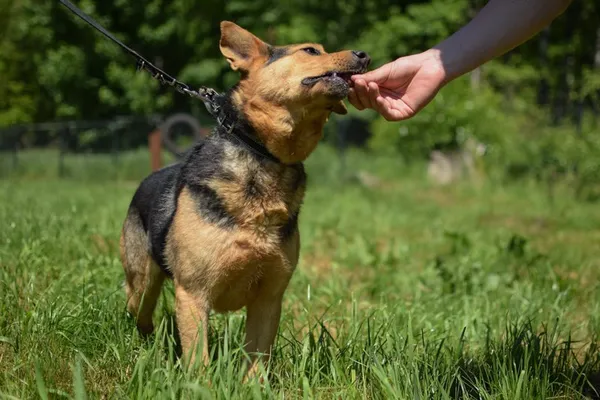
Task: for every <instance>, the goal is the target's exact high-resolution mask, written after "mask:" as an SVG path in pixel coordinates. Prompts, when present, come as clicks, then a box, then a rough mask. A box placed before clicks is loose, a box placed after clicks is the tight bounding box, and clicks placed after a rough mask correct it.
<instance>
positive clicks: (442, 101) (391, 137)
mask: <svg viewBox="0 0 600 400" xmlns="http://www.w3.org/2000/svg"><path fill="white" fill-rule="evenodd" d="M501 102H502V98H501V96H500V95H499V94H497V93H495V92H494V91H492V90H490V89H489V88H487V87H482V88H480V89H479V90H478V91H477V92H475V93H474V92H473V90H472V88H471V86H470V83H469V81H468V78H461V79H458V80H456V81H454V82H451V83H450V84H449V85H448V86H447V87H446V88H444V89H443V90H442V91H441V92H440V93H439V94H438V95H437V96H436V97H435V99H434V100H433V101H432V102H431V103H430V104H429V106H428V107H426V108H424V109H423V110H422V111H421V112H420V113H419V114H417V115H416V116H415V117H414V118H411V119H409V120H406V121H403V122H401V123H390V122H387V121H385V120H384V119H377V120H375V121H374V122H373V125H372V126H373V130H374V133H375V135H374V137H373V138H372V140H371V146H372V148H373V149H375V150H377V151H382V152H386V151H387V152H390V151H391V152H395V153H399V154H401V155H402V156H403V157H404V158H405V159H407V160H423V159H424V158H427V156H428V154H429V151H430V150H431V148H432V147H433V146H434V145H435V144H437V143H450V142H453V141H455V142H456V143H458V144H463V143H464V142H465V141H466V140H467V139H469V138H475V139H477V140H479V141H481V142H483V143H486V144H487V145H488V146H489V147H490V148H491V150H492V151H493V150H494V149H495V147H496V146H498V147H500V146H503V145H504V142H505V140H506V136H507V132H514V131H515V129H516V127H515V125H514V124H511V121H510V120H508V119H507V118H506V115H505V114H504V113H503V112H502V109H501Z"/></svg>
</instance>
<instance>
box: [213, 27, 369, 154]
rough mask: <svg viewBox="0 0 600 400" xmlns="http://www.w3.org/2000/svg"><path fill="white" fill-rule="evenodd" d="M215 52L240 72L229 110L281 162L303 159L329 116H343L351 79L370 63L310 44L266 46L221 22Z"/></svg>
mask: <svg viewBox="0 0 600 400" xmlns="http://www.w3.org/2000/svg"><path fill="white" fill-rule="evenodd" d="M219 47H220V49H221V53H222V54H223V56H225V58H226V59H227V61H229V64H230V65H231V68H233V69H234V70H237V71H240V72H241V80H240V83H239V85H238V86H237V87H236V89H235V90H234V92H233V94H232V102H233V104H234V106H235V107H236V108H237V109H238V110H239V112H240V113H242V114H243V115H244V117H245V118H246V119H247V120H248V122H249V123H250V125H251V126H252V127H253V128H254V129H255V130H256V134H257V135H258V137H259V139H260V140H261V141H262V142H263V143H264V144H265V146H266V147H267V148H268V150H269V151H270V152H271V153H272V154H273V155H275V156H276V157H277V158H279V159H280V160H281V161H282V162H284V163H295V162H299V161H303V160H304V159H306V157H308V155H309V154H310V153H311V152H312V151H313V150H314V148H315V147H316V145H317V143H318V142H319V140H320V139H321V136H322V132H323V125H324V124H325V122H326V121H327V118H328V117H329V115H330V114H331V112H335V113H338V114H345V113H347V109H346V106H345V105H344V98H345V97H346V96H347V95H348V91H349V89H350V76H351V75H352V74H356V73H362V72H365V71H366V69H367V66H368V65H369V61H370V59H369V56H368V55H367V54H366V53H365V52H362V51H351V50H347V51H340V52H337V53H327V52H326V51H325V50H324V49H323V46H321V45H320V44H314V43H307V44H296V45H289V46H282V47H280V46H277V47H276V46H271V45H269V44H267V43H265V42H263V41H262V40H260V39H259V38H257V37H256V36H254V35H253V34H251V33H250V32H248V31H246V30H245V29H243V28H241V27H239V26H238V25H236V24H234V23H232V22H228V21H224V22H222V23H221V40H220V43H219Z"/></svg>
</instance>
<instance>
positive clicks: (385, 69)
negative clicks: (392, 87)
mask: <svg viewBox="0 0 600 400" xmlns="http://www.w3.org/2000/svg"><path fill="white" fill-rule="evenodd" d="M391 68H392V63H387V64H384V65H382V66H381V67H379V68H377V69H374V70H373V71H369V72H366V73H364V74H358V75H352V77H351V79H352V81H353V82H356V81H357V80H359V79H362V80H364V81H365V82H367V83H369V82H375V83H384V82H385V81H387V80H388V78H389V76H390V71H391Z"/></svg>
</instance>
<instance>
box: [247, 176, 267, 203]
mask: <svg viewBox="0 0 600 400" xmlns="http://www.w3.org/2000/svg"><path fill="white" fill-rule="evenodd" d="M262 194H263V191H262V189H261V187H260V185H259V183H258V182H257V181H256V179H255V178H254V176H253V175H250V178H249V179H248V180H247V181H246V184H245V185H244V195H245V196H246V198H248V199H255V198H257V197H260V196H262Z"/></svg>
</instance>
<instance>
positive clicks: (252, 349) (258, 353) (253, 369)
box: [244, 295, 283, 381]
mask: <svg viewBox="0 0 600 400" xmlns="http://www.w3.org/2000/svg"><path fill="white" fill-rule="evenodd" d="M282 298H283V295H281V296H279V295H278V296H275V297H267V298H260V297H259V298H257V299H256V300H255V301H253V302H252V303H251V304H249V305H248V307H247V317H246V346H245V350H246V352H247V353H248V354H249V355H250V362H249V363H248V364H247V368H248V370H247V372H246V377H245V379H244V381H247V380H248V379H249V378H253V377H254V376H256V374H257V373H258V366H259V362H260V361H263V362H264V364H265V365H266V363H267V362H268V361H269V358H270V356H271V350H272V347H273V342H274V341H275V336H276V335H277V329H278V328H279V318H280V317H281V301H282Z"/></svg>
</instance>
